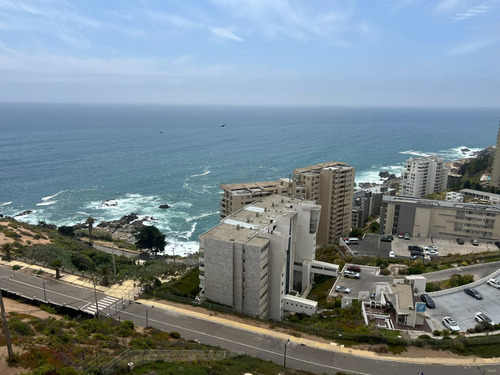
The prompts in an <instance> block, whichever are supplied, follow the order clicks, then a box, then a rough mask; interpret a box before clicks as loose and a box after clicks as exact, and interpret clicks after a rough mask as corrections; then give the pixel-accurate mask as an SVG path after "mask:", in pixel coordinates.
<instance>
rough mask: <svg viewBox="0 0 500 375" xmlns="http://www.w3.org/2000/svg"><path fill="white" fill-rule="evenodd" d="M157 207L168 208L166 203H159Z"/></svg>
mask: <svg viewBox="0 0 500 375" xmlns="http://www.w3.org/2000/svg"><path fill="white" fill-rule="evenodd" d="M159 208H170V206H169V205H168V204H166V203H165V204H160V206H159Z"/></svg>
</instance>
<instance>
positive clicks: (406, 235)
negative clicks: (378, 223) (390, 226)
mask: <svg viewBox="0 0 500 375" xmlns="http://www.w3.org/2000/svg"><path fill="white" fill-rule="evenodd" d="M403 238H404V239H405V240H409V239H410V233H408V232H406V233H405V235H404V237H403Z"/></svg>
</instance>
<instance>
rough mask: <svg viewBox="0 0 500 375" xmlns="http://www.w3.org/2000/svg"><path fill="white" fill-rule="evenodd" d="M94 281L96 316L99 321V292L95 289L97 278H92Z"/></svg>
mask: <svg viewBox="0 0 500 375" xmlns="http://www.w3.org/2000/svg"><path fill="white" fill-rule="evenodd" d="M92 279H93V280H94V296H95V316H96V318H97V319H99V304H98V303H97V290H96V288H95V278H94V277H93V276H92Z"/></svg>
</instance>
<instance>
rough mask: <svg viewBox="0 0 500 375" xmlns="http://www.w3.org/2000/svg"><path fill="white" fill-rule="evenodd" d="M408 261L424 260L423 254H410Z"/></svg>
mask: <svg viewBox="0 0 500 375" xmlns="http://www.w3.org/2000/svg"><path fill="white" fill-rule="evenodd" d="M410 259H411V260H416V259H421V260H424V254H420V253H418V254H412V255H411V256H410Z"/></svg>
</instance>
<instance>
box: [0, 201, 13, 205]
mask: <svg viewBox="0 0 500 375" xmlns="http://www.w3.org/2000/svg"><path fill="white" fill-rule="evenodd" d="M9 204H12V202H5V203H2V204H0V206H8V205H9Z"/></svg>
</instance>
